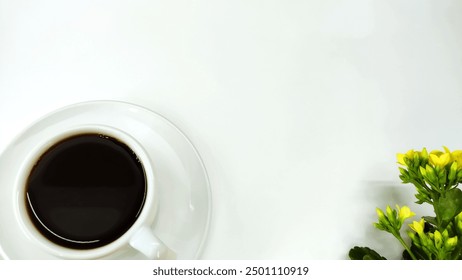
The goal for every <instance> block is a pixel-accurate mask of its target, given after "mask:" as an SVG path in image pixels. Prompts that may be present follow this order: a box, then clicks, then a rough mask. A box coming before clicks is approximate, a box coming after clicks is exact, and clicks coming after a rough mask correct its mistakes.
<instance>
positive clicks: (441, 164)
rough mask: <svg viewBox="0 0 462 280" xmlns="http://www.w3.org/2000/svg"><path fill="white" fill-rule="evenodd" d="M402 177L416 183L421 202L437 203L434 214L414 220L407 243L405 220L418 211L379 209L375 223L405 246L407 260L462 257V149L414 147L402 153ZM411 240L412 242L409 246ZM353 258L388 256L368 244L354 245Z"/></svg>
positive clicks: (402, 208)
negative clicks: (460, 185)
mask: <svg viewBox="0 0 462 280" xmlns="http://www.w3.org/2000/svg"><path fill="white" fill-rule="evenodd" d="M397 158H398V163H399V165H401V166H400V167H399V171H400V176H399V177H400V178H401V180H402V182H403V183H405V184H408V183H410V184H412V185H414V186H415V189H416V191H417V193H416V194H415V197H416V198H417V201H416V203H417V204H423V203H427V204H430V205H432V206H433V210H434V214H435V215H434V216H432V217H429V216H425V217H422V218H421V219H420V220H419V221H413V222H412V223H410V224H409V225H408V226H409V229H408V230H407V235H408V237H409V241H408V242H406V241H405V240H404V239H403V237H402V236H401V228H402V226H403V224H404V221H405V220H407V219H409V218H411V217H413V216H414V215H415V213H413V212H412V211H411V209H410V208H409V207H408V206H403V207H400V206H398V205H397V206H396V209H392V208H391V207H390V206H387V207H386V209H385V211H383V210H381V209H379V208H377V209H376V211H377V216H378V222H377V223H374V226H375V227H376V228H377V229H379V230H383V231H386V232H388V233H390V234H392V235H393V236H394V237H395V238H396V239H397V240H398V241H399V242H400V244H401V245H402V246H403V247H404V252H403V259H413V260H460V259H462V191H461V190H460V189H459V188H458V185H459V183H462V150H457V151H452V152H451V151H450V150H449V149H448V148H446V147H444V151H438V150H436V151H432V152H430V153H428V152H427V150H426V149H425V148H424V149H422V151H414V150H410V151H408V152H407V153H405V154H398V155H397ZM408 243H409V245H408ZM349 257H350V259H353V260H358V259H359V260H367V259H374V260H379V259H385V258H384V257H382V256H381V255H380V254H378V253H377V252H375V251H374V250H372V249H370V248H368V247H354V248H352V249H351V250H350V252H349Z"/></svg>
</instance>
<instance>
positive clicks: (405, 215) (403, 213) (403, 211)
mask: <svg viewBox="0 0 462 280" xmlns="http://www.w3.org/2000/svg"><path fill="white" fill-rule="evenodd" d="M396 208H397V209H398V219H399V221H400V222H401V223H402V222H404V220H406V219H409V218H410V217H412V216H415V213H414V212H412V211H411V209H410V208H409V207H408V206H403V207H401V208H400V207H399V205H396Z"/></svg>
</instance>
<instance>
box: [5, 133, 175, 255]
mask: <svg viewBox="0 0 462 280" xmlns="http://www.w3.org/2000/svg"><path fill="white" fill-rule="evenodd" d="M52 130H53V131H49V133H48V134H47V135H49V137H47V139H44V140H43V141H42V142H41V143H37V145H36V146H35V147H34V148H33V149H32V150H31V151H30V153H29V154H28V156H27V157H26V159H25V161H24V163H23V164H22V166H21V168H20V171H19V176H18V179H17V180H16V183H15V186H14V188H15V190H14V192H15V196H16V198H15V201H14V212H15V218H16V220H17V221H18V222H19V225H20V228H21V230H22V231H23V232H24V234H25V235H26V236H27V237H28V238H29V239H30V240H32V242H33V243H34V244H37V245H38V246H40V248H42V249H43V250H45V251H47V252H48V253H50V254H52V255H54V256H56V257H58V258H63V259H98V258H106V257H108V256H111V255H112V254H117V253H118V252H121V251H124V250H127V248H133V249H135V250H137V251H139V252H141V253H142V254H143V255H145V256H146V257H147V258H149V259H163V258H174V256H175V253H174V252H173V251H172V250H171V249H169V248H168V247H167V246H166V245H165V244H164V243H163V242H162V241H161V240H160V239H159V238H157V237H156V236H155V234H154V233H153V230H152V225H153V223H154V221H155V217H156V211H157V206H158V200H157V193H156V192H157V191H156V184H155V176H154V171H153V169H154V163H153V162H152V160H151V158H150V157H149V156H148V155H147V154H148V153H147V152H146V151H145V150H144V149H143V147H142V146H141V145H140V143H139V142H138V141H137V140H136V139H134V138H133V137H131V136H130V135H129V134H128V133H126V132H124V131H121V130H119V129H117V128H114V127H110V126H105V125H79V126H76V127H69V128H65V129H56V128H53V129H52ZM82 134H101V135H106V136H109V137H113V138H115V139H118V140H119V141H120V142H122V143H124V144H125V145H127V146H128V147H129V148H130V149H131V150H132V151H133V152H134V153H135V154H136V156H137V157H138V159H139V161H140V162H141V164H142V166H143V168H144V173H145V181H146V193H145V194H146V196H145V200H144V205H143V208H142V210H141V212H140V214H139V215H138V218H137V219H136V221H135V222H134V223H133V224H132V226H131V227H130V228H129V229H128V230H127V231H126V232H125V233H123V234H122V235H121V236H120V237H118V238H117V239H116V240H114V241H112V242H111V243H109V244H107V245H103V246H101V247H97V248H93V249H71V248H67V247H64V246H61V245H58V244H56V243H54V242H52V241H50V240H49V239H47V238H46V237H45V236H44V235H42V233H40V231H39V230H38V229H37V228H36V227H35V225H34V224H33V222H32V221H31V218H30V217H29V213H28V211H27V205H26V199H25V197H26V191H27V190H26V188H27V186H26V184H27V178H28V176H29V174H30V173H31V171H32V169H33V167H34V165H35V164H36V163H37V161H38V160H39V159H40V157H41V156H42V155H43V154H44V153H45V152H46V151H47V150H48V149H49V148H50V147H52V146H53V145H54V144H56V143H59V142H60V141H62V140H64V139H67V138H69V137H72V136H75V135H82Z"/></svg>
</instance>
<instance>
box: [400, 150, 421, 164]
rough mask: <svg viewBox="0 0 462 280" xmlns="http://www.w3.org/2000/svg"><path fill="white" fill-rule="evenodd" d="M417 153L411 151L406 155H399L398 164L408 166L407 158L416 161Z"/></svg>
mask: <svg viewBox="0 0 462 280" xmlns="http://www.w3.org/2000/svg"><path fill="white" fill-rule="evenodd" d="M415 153H416V152H415V151H414V150H409V151H407V152H406V153H405V154H397V155H396V158H397V160H398V163H399V164H401V165H405V166H407V164H406V161H405V158H407V159H410V160H412V159H414V154H415Z"/></svg>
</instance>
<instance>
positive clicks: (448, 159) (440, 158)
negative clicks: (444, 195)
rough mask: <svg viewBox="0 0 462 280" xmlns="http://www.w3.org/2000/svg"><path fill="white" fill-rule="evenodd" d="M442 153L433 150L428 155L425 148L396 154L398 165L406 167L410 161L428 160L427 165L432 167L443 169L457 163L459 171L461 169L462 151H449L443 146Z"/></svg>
mask: <svg viewBox="0 0 462 280" xmlns="http://www.w3.org/2000/svg"><path fill="white" fill-rule="evenodd" d="M443 148H444V151H440V150H433V151H431V152H430V153H428V152H427V149H426V148H423V149H422V151H414V150H409V151H407V152H406V153H405V154H397V156H396V157H397V159H398V163H399V164H401V165H403V166H408V163H409V162H410V161H413V160H416V159H419V160H425V161H427V160H428V163H429V164H430V165H432V166H433V167H445V166H447V165H452V164H453V163H454V162H456V163H457V166H458V167H459V169H461V168H462V150H455V151H452V152H451V151H450V150H449V149H448V148H447V147H445V146H443Z"/></svg>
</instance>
